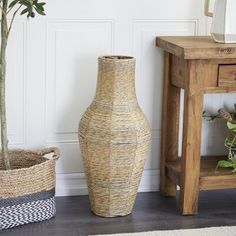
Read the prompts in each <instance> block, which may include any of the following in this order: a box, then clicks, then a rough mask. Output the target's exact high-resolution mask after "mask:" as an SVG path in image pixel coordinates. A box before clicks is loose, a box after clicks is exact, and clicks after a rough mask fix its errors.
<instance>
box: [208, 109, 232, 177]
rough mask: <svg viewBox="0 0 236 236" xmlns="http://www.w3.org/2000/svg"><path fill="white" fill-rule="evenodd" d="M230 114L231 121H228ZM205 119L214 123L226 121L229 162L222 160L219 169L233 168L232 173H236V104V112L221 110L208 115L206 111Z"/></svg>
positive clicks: (226, 144)
mask: <svg viewBox="0 0 236 236" xmlns="http://www.w3.org/2000/svg"><path fill="white" fill-rule="evenodd" d="M222 111H223V112H222ZM224 113H225V114H226V115H225V114H224ZM228 114H229V116H230V120H229V119H228ZM203 118H205V119H206V120H207V121H214V120H215V119H224V120H225V121H226V125H227V128H228V131H229V134H228V136H227V137H226V139H225V147H226V148H227V149H228V160H220V161H219V162H218V164H217V168H219V167H220V168H232V169H233V170H232V172H234V173H236V104H234V110H233V111H231V112H226V111H225V110H224V109H220V110H219V112H218V114H208V113H206V112H205V111H204V112H203Z"/></svg>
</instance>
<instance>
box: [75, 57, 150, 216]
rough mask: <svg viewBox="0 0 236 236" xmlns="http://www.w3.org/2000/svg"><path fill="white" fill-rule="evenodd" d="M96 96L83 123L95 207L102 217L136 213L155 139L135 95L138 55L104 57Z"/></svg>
mask: <svg viewBox="0 0 236 236" xmlns="http://www.w3.org/2000/svg"><path fill="white" fill-rule="evenodd" d="M98 61H99V71H98V82H97V91H96V95H95V99H94V101H93V102H92V104H91V105H90V107H89V108H88V109H87V111H86V112H85V114H84V115H83V117H82V119H81V120H80V124H79V140H80V147H81V152H82V156H83V160H84V166H85V173H86V176H87V182H88V188H89V197H90V203H91V210H92V211H93V212H94V213H95V214H97V215H100V216H104V217H115V216H125V215H128V214H130V213H131V212H132V209H133V206H134V203H135V198H136V194H137V190H138V186H139V183H140V179H141V176H142V172H143V168H144V163H145V160H146V157H147V150H148V147H149V143H150V128H149V124H148V122H147V119H146V117H145V115H144V113H143V112H142V111H141V109H140V107H139V105H138V103H137V99H136V94H135V80H134V79H135V59H134V58H132V57H126V56H105V57H100V58H99V59H98Z"/></svg>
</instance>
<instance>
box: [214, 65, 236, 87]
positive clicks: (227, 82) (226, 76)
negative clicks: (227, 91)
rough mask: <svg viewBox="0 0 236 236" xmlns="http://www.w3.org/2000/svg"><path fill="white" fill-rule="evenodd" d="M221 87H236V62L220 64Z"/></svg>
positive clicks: (219, 84) (219, 79) (219, 81)
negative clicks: (233, 63)
mask: <svg viewBox="0 0 236 236" xmlns="http://www.w3.org/2000/svg"><path fill="white" fill-rule="evenodd" d="M218 86H219V87H236V64H235V65H219V76H218Z"/></svg>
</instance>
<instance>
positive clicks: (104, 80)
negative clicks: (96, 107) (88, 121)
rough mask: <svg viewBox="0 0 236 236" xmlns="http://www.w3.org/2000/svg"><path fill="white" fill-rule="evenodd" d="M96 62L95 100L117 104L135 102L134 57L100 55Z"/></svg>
mask: <svg viewBox="0 0 236 236" xmlns="http://www.w3.org/2000/svg"><path fill="white" fill-rule="evenodd" d="M98 62H99V64H98V81H97V89H96V95H95V101H96V102H99V103H105V104H110V103H112V104H118V105H119V104H122V103H124V104H125V103H129V102H131V103H132V102H135V101H136V93H135V59H134V58H132V57H118V56H107V57H100V58H99V59H98Z"/></svg>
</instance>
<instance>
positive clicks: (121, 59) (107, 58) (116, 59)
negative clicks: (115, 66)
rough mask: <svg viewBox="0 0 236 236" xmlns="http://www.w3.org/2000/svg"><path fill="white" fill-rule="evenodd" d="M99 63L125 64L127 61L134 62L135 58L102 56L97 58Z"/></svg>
mask: <svg viewBox="0 0 236 236" xmlns="http://www.w3.org/2000/svg"><path fill="white" fill-rule="evenodd" d="M98 60H99V61H107V62H120V63H121V62H127V61H135V57H133V56H127V55H103V56H100V57H98Z"/></svg>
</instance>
